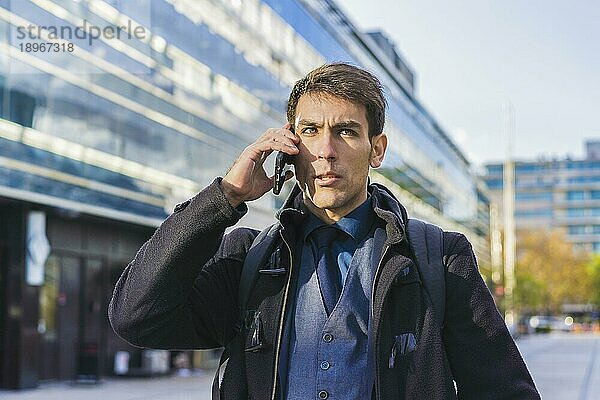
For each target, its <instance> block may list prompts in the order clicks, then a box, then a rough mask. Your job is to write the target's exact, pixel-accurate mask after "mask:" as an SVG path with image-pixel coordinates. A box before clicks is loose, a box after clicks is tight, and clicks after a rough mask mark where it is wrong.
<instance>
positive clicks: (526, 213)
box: [515, 208, 552, 218]
mask: <svg viewBox="0 0 600 400" xmlns="http://www.w3.org/2000/svg"><path fill="white" fill-rule="evenodd" d="M515 215H516V216H517V217H521V218H529V217H552V209H550V208H537V209H533V210H517V211H516V212H515Z"/></svg>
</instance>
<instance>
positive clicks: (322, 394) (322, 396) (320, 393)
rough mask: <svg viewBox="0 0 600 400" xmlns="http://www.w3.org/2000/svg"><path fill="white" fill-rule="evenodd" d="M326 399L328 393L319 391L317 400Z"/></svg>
mask: <svg viewBox="0 0 600 400" xmlns="http://www.w3.org/2000/svg"><path fill="white" fill-rule="evenodd" d="M328 397H329V393H327V392H326V391H325V390H321V391H320V392H319V398H320V399H326V398H328Z"/></svg>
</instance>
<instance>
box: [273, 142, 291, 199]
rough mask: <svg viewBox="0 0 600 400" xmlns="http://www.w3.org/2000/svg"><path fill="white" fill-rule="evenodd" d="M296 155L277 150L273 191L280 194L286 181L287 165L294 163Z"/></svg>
mask: <svg viewBox="0 0 600 400" xmlns="http://www.w3.org/2000/svg"><path fill="white" fill-rule="evenodd" d="M293 161H294V156H292V155H290V154H286V153H284V152H282V151H279V152H277V155H276V156H275V183H274V184H273V193H274V194H279V193H280V192H281V188H282V187H283V183H284V182H285V172H286V169H285V165H286V164H292V163H293Z"/></svg>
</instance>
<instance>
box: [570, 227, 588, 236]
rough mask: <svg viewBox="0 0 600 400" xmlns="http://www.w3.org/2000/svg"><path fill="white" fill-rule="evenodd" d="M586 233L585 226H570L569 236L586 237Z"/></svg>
mask: <svg viewBox="0 0 600 400" xmlns="http://www.w3.org/2000/svg"><path fill="white" fill-rule="evenodd" d="M585 233H586V226H585V225H569V235H584V234H585Z"/></svg>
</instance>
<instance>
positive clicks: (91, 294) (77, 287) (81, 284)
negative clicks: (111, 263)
mask: <svg viewBox="0 0 600 400" xmlns="http://www.w3.org/2000/svg"><path fill="white" fill-rule="evenodd" d="M104 264H105V263H104V262H103V260H102V259H100V258H91V257H83V256H79V255H76V254H68V253H61V252H58V253H53V254H51V255H50V256H49V257H48V260H47V261H46V267H45V282H44V285H43V286H42V287H41V290H40V325H39V327H38V330H39V331H40V333H41V352H42V354H41V366H40V379H42V380H54V379H58V380H71V379H74V378H76V376H77V373H78V371H80V370H81V368H82V364H81V363H82V360H84V362H85V364H86V365H85V368H86V370H87V371H89V369H90V368H92V370H96V371H100V368H101V365H99V363H100V362H101V357H98V354H101V349H102V348H103V347H104V346H103V341H104V340H103V339H104V338H103V336H104V332H105V330H106V329H105V322H104V319H105V310H104V307H103V304H104V293H105V291H106V288H107V282H106V281H107V279H106V278H105V275H106V269H105V268H104ZM82 352H83V353H85V354H83V353H82ZM90 363H92V365H91V366H90ZM93 363H96V364H95V365H93Z"/></svg>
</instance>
